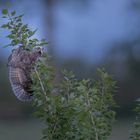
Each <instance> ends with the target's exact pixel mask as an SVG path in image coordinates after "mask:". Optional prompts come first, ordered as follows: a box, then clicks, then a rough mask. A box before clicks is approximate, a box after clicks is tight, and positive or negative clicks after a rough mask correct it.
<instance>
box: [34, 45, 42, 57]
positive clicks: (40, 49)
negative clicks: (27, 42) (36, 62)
mask: <svg viewBox="0 0 140 140" xmlns="http://www.w3.org/2000/svg"><path fill="white" fill-rule="evenodd" d="M32 52H33V53H37V54H38V55H39V56H41V55H42V54H43V52H44V49H43V47H41V46H36V47H34V48H33V49H32Z"/></svg>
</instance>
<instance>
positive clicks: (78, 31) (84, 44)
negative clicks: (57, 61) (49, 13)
mask: <svg viewBox="0 0 140 140" xmlns="http://www.w3.org/2000/svg"><path fill="white" fill-rule="evenodd" d="M133 2H135V1H133ZM85 3H86V4H85ZM85 3H84V4H83V3H82V2H81V3H80V2H78V3H77V2H75V1H69V2H65V3H60V4H59V3H58V4H57V5H56V6H55V7H54V13H55V14H54V16H55V17H54V19H55V26H54V30H53V44H54V45H55V49H56V52H57V54H58V55H59V56H61V57H62V58H63V57H64V58H69V57H73V56H75V57H77V58H81V59H83V60H85V61H89V62H91V63H96V62H97V61H98V60H101V58H103V56H104V54H105V53H106V52H108V50H109V48H111V47H112V46H113V44H114V43H116V42H123V41H126V40H133V39H134V38H135V37H137V36H138V33H139V32H140V31H139V30H138V29H139V23H140V21H139V19H140V18H139V11H136V10H135V8H134V7H133V3H132V1H131V0H106V1H103V0H87V1H86V2H85ZM10 9H16V11H17V12H19V13H24V14H25V17H24V21H25V23H28V24H29V26H30V27H32V28H33V29H34V28H38V33H37V35H36V36H37V37H39V38H41V37H43V34H45V33H44V26H43V25H44V24H43V22H44V21H43V12H44V11H45V6H44V5H43V3H42V1H41V0H34V3H32V1H29V0H23V1H20V2H18V1H16V2H14V0H12V5H11V6H10ZM3 35H5V33H4V32H3V33H2V35H1V37H0V38H3V37H4V36H3ZM2 36H3V37H2ZM4 43H5V41H4V39H2V40H1V44H0V45H2V44H4ZM6 43H7V41H6ZM0 51H3V53H4V52H7V50H5V51H4V49H2V50H0Z"/></svg>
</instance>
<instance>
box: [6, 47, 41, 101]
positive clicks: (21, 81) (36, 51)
mask: <svg viewBox="0 0 140 140" xmlns="http://www.w3.org/2000/svg"><path fill="white" fill-rule="evenodd" d="M42 53H43V49H42V47H34V48H33V49H32V50H29V49H24V48H23V47H19V48H17V49H14V50H13V51H12V54H11V55H10V56H9V58H8V69H9V80H10V84H11V87H12V90H13V92H14V94H15V96H16V97H17V98H18V99H19V100H21V101H32V100H33V98H34V95H33V91H32V90H31V85H32V79H31V71H32V69H33V64H34V63H35V61H36V60H37V59H38V58H39V57H41V55H42Z"/></svg>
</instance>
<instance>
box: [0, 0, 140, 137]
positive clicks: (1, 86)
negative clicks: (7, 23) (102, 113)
mask: <svg viewBox="0 0 140 140" xmlns="http://www.w3.org/2000/svg"><path fill="white" fill-rule="evenodd" d="M3 8H7V9H9V10H11V11H12V10H16V11H17V13H18V14H22V13H24V14H25V16H24V22H25V23H27V24H29V26H30V27H31V28H32V29H36V28H37V29H38V31H37V34H36V37H37V38H39V39H41V38H44V37H45V38H46V39H47V41H48V42H49V45H48V46H50V47H49V48H50V49H49V51H50V53H52V54H53V56H54V58H55V62H56V64H57V66H59V67H61V66H63V65H65V66H66V67H67V68H70V69H72V70H73V71H75V73H76V74H77V76H79V77H89V78H90V77H93V75H94V73H95V70H96V68H97V67H105V68H106V70H107V71H108V72H109V73H111V74H112V75H113V77H114V79H115V80H116V81H117V86H118V91H117V92H116V93H115V100H116V102H117V104H118V105H119V108H117V110H116V111H117V121H116V122H115V123H114V126H113V134H112V136H111V137H110V140H118V139H119V140H128V137H129V132H130V127H131V123H132V121H133V120H134V113H133V112H132V110H133V108H134V105H135V102H134V101H135V100H136V99H137V98H139V97H140V93H139V92H140V55H139V54H140V1H138V0H117V1H116V0H106V1H103V0H34V1H29V0H22V1H19V0H0V9H3ZM0 16H1V14H0ZM3 23H4V21H3V20H2V19H0V24H3ZM6 34H7V32H6V31H5V30H3V29H1V30H0V139H1V140H19V139H20V140H23V139H27V140H28V139H29V140H31V139H33V140H39V139H40V137H41V128H42V127H43V124H42V123H41V122H39V121H38V120H36V119H34V117H33V116H32V112H33V110H34V108H33V107H32V106H31V104H30V103H22V102H20V101H18V100H17V99H16V98H15V96H14V95H13V93H12V91H11V87H10V84H9V81H8V70H7V66H6V65H7V58H8V56H9V54H10V53H11V48H3V46H4V45H5V44H8V42H9V40H7V39H6V38H5V36H6Z"/></svg>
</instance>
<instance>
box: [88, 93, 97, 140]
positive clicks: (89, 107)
mask: <svg viewBox="0 0 140 140" xmlns="http://www.w3.org/2000/svg"><path fill="white" fill-rule="evenodd" d="M86 96H87V107H88V109H89V114H90V118H91V122H92V124H93V129H94V131H95V140H99V136H98V132H97V128H96V125H95V121H94V118H93V115H92V111H91V110H90V109H91V103H90V100H89V94H88V92H86Z"/></svg>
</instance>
